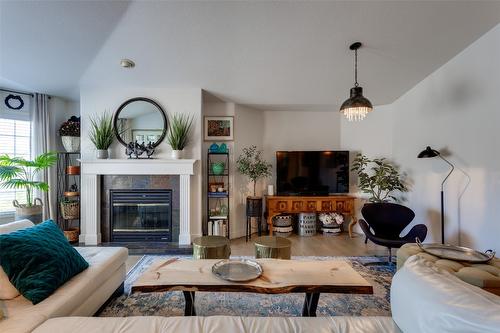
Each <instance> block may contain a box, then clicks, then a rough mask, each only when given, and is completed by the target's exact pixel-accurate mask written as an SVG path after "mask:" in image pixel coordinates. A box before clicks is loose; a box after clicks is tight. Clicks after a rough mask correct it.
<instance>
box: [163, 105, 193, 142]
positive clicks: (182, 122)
mask: <svg viewBox="0 0 500 333" xmlns="http://www.w3.org/2000/svg"><path fill="white" fill-rule="evenodd" d="M193 121H194V117H193V116H190V115H187V114H181V113H175V114H173V115H172V116H171V117H170V123H169V126H168V132H167V142H168V144H169V145H170V147H172V149H173V150H183V149H184V148H185V147H187V145H188V144H189V139H190V135H191V130H192V127H193Z"/></svg>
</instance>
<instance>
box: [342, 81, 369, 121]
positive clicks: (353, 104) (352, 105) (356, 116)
mask: <svg viewBox="0 0 500 333" xmlns="http://www.w3.org/2000/svg"><path fill="white" fill-rule="evenodd" d="M372 110H373V105H372V103H371V102H370V101H369V100H368V99H367V98H366V97H364V96H363V88H362V87H353V88H351V94H350V97H349V98H348V99H347V100H346V101H345V102H344V103H342V106H341V107H340V112H342V113H343V114H344V115H345V116H346V117H347V119H348V120H349V121H358V120H363V119H364V118H365V117H366V115H367V114H368V112H371V111H372Z"/></svg>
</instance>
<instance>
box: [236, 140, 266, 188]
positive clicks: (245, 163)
mask: <svg viewBox="0 0 500 333" xmlns="http://www.w3.org/2000/svg"><path fill="white" fill-rule="evenodd" d="M236 167H237V168H238V171H239V172H240V173H241V174H243V175H245V176H247V177H248V178H249V179H250V180H251V181H252V183H253V197H255V195H256V191H255V189H256V185H257V181H258V180H259V179H261V178H266V177H269V176H271V164H270V163H267V162H266V161H264V160H263V159H262V151H260V150H257V147H256V146H250V147H248V148H243V153H242V154H241V155H240V156H239V157H238V159H237V160H236Z"/></svg>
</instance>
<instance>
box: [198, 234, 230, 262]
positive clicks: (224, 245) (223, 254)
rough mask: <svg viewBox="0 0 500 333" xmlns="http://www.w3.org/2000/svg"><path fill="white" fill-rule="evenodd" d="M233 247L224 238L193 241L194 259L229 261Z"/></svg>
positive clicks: (200, 238) (205, 237)
mask: <svg viewBox="0 0 500 333" xmlns="http://www.w3.org/2000/svg"><path fill="white" fill-rule="evenodd" d="M230 255H231V245H230V242H229V239H227V238H226V237H223V236H203V237H198V238H196V239H195V240H193V259H229V256H230Z"/></svg>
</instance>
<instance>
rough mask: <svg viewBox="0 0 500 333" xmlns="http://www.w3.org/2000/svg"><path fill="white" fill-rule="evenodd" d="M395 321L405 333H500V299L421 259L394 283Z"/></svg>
mask: <svg viewBox="0 0 500 333" xmlns="http://www.w3.org/2000/svg"><path fill="white" fill-rule="evenodd" d="M391 312H392V319H393V320H394V321H395V322H396V324H397V325H398V326H399V328H400V329H401V330H402V331H403V332H405V333H417V332H418V333H435V332H439V333H451V332H460V333H488V332H491V333H493V332H497V333H498V332H500V297H499V296H497V295H494V294H492V293H489V292H487V291H485V290H482V289H481V288H479V287H476V286H473V285H471V284H468V283H467V282H464V281H462V280H460V279H459V278H457V277H456V276H454V275H452V274H450V273H449V272H447V271H445V270H443V269H440V268H438V267H436V266H435V265H434V264H433V263H432V262H430V261H427V260H425V259H424V258H421V257H418V256H412V257H410V258H408V260H406V262H405V264H404V266H403V267H402V268H401V269H400V270H399V271H398V272H396V274H395V275H394V278H393V279H392V284H391Z"/></svg>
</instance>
